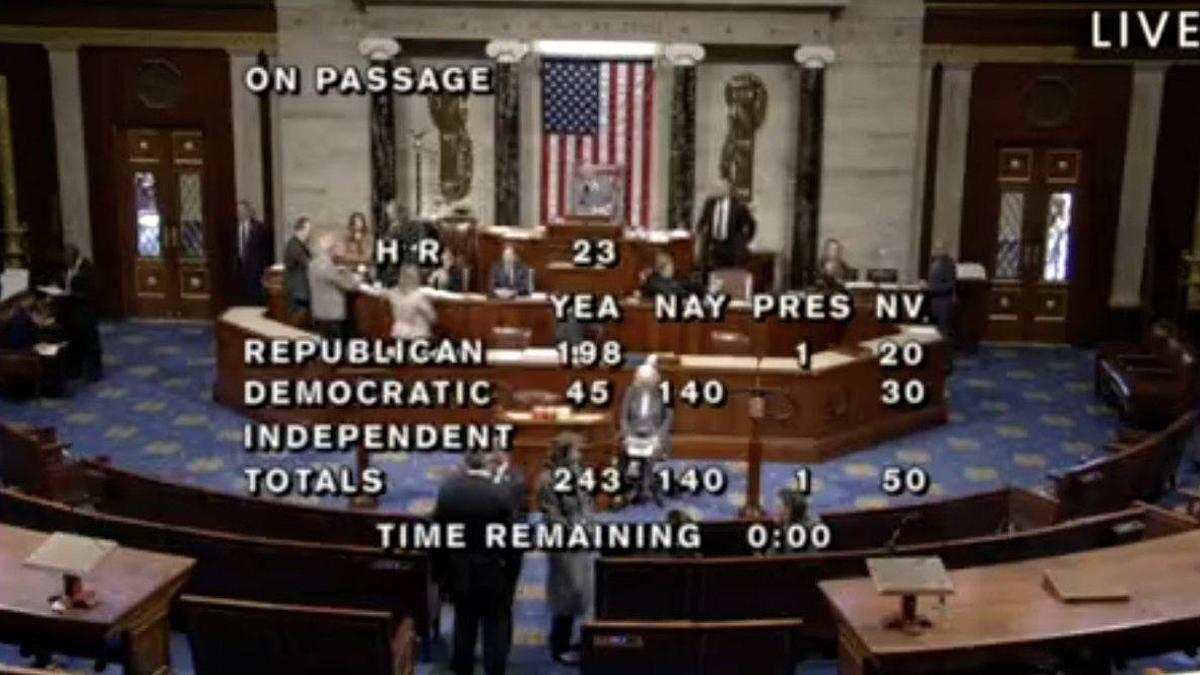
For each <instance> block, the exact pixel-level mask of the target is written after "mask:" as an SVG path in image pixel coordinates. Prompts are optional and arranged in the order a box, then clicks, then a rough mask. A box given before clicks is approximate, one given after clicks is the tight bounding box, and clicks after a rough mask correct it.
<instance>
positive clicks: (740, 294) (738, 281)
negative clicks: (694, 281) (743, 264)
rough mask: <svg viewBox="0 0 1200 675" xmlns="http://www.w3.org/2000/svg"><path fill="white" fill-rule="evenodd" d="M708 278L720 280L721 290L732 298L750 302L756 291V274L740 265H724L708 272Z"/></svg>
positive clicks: (710, 280)
mask: <svg viewBox="0 0 1200 675" xmlns="http://www.w3.org/2000/svg"><path fill="white" fill-rule="evenodd" d="M708 280H709V283H710V284H711V283H712V282H714V281H716V282H718V288H720V289H721V290H720V292H722V293H725V294H727V295H728V296H729V298H730V299H731V300H742V301H746V302H748V301H749V300H750V295H751V294H752V293H753V292H754V275H753V274H751V273H750V272H748V271H747V270H744V269H741V268H738V267H722V268H720V269H715V270H713V271H711V272H709V273H708Z"/></svg>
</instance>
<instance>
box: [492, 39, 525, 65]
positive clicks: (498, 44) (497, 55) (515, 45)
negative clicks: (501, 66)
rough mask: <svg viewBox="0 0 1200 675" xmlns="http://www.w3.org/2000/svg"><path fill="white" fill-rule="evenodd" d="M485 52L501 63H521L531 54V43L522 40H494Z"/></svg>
mask: <svg viewBox="0 0 1200 675" xmlns="http://www.w3.org/2000/svg"><path fill="white" fill-rule="evenodd" d="M484 51H486V52H487V55H488V57H489V58H492V59H495V60H496V61H497V62H499V63H520V62H521V59H523V58H525V55H526V54H528V53H529V43H528V42H524V41H522V40H492V41H491V42H488V43H487V47H485V48H484Z"/></svg>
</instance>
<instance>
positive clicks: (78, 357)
mask: <svg viewBox="0 0 1200 675" xmlns="http://www.w3.org/2000/svg"><path fill="white" fill-rule="evenodd" d="M63 252H64V253H65V254H66V260H67V271H66V273H65V274H64V275H63V290H64V291H66V307H65V314H66V317H65V320H64V321H63V324H64V326H63V327H64V329H65V331H66V337H67V364H68V369H69V370H70V372H72V373H74V372H78V373H79V374H80V375H82V376H83V377H84V378H85V379H87V380H90V381H92V382H95V381H97V380H99V379H100V377H101V375H102V374H103V371H104V368H103V365H102V363H103V356H102V354H101V346H100V326H99V322H100V318H99V315H98V313H97V311H96V297H95V272H94V270H93V268H92V261H90V260H88V259H87V258H85V257H83V255H82V254H81V253H80V252H79V248H78V247H76V246H75V245H74V244H67V245H66V246H65V247H64V248H63Z"/></svg>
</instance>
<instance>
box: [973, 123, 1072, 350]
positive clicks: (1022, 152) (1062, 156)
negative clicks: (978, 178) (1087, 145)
mask: <svg viewBox="0 0 1200 675" xmlns="http://www.w3.org/2000/svg"><path fill="white" fill-rule="evenodd" d="M996 166H997V171H996V180H995V191H996V199H995V201H994V203H995V204H996V205H997V208H996V213H995V217H994V218H993V219H992V220H991V222H992V226H991V230H992V234H991V241H992V242H993V243H994V249H993V251H994V252H993V258H992V288H991V295H990V298H989V312H988V331H987V337H988V339H991V340H999V341H1006V342H1064V341H1065V340H1066V339H1067V312H1068V310H1069V309H1070V307H1069V304H1068V303H1069V299H1070V297H1069V296H1070V293H1069V291H1070V287H1071V281H1072V271H1073V269H1074V261H1073V260H1072V252H1073V250H1074V248H1075V247H1074V246H1073V243H1074V241H1075V239H1076V238H1077V236H1078V234H1079V233H1080V232H1081V231H1083V229H1084V226H1085V219H1084V216H1085V214H1084V208H1083V207H1084V204H1086V203H1087V200H1086V195H1084V194H1083V185H1084V182H1083V175H1082V174H1083V170H1084V157H1083V153H1082V151H1080V150H1079V149H1078V148H1070V147H1046V146H1029V145H1024V146H1021V145H1010V146H1008V147H1002V148H1000V150H999V152H998V153H997V161H996Z"/></svg>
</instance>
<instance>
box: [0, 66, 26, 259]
mask: <svg viewBox="0 0 1200 675" xmlns="http://www.w3.org/2000/svg"><path fill="white" fill-rule="evenodd" d="M0 195H2V198H3V201H4V213H2V214H0V218H2V220H0V225H3V229H4V260H5V263H7V265H9V266H13V267H22V266H24V264H25V242H24V241H23V239H24V237H23V235H24V234H25V231H24V229H23V228H22V227H21V226H20V223H18V222H17V175H16V170H15V169H14V168H13V138H12V115H11V110H10V108H9V104H8V80H7V79H6V78H5V77H4V76H3V75H0Z"/></svg>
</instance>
